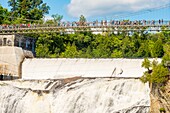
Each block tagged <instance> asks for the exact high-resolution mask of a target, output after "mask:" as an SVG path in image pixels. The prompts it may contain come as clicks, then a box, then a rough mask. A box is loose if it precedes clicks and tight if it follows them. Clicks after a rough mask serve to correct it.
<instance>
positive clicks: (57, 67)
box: [22, 58, 145, 79]
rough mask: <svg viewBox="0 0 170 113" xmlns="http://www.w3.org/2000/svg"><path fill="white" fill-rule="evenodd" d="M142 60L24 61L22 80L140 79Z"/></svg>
mask: <svg viewBox="0 0 170 113" xmlns="http://www.w3.org/2000/svg"><path fill="white" fill-rule="evenodd" d="M142 61H143V59H83V58H82V59H76V58H75V59H66V58H59V59H36V58H34V59H25V60H24V62H23V64H22V79H59V78H68V77H75V76H81V77H124V78H129V77H132V78H136V77H141V76H142V75H143V72H144V71H145V69H144V68H142V67H141V65H142Z"/></svg>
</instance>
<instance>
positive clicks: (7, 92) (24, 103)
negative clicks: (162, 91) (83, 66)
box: [0, 77, 150, 113]
mask: <svg viewBox="0 0 170 113" xmlns="http://www.w3.org/2000/svg"><path fill="white" fill-rule="evenodd" d="M0 90H1V92H0V113H148V112H149V107H150V97H149V92H150V90H149V86H148V84H143V83H141V82H140V80H139V79H119V78H90V79H88V78H81V77H80V78H79V77H78V78H76V77H75V78H71V79H60V80H39V81H38V80H35V81H34V80H32V81H27V80H16V81H12V82H11V81H3V82H0Z"/></svg>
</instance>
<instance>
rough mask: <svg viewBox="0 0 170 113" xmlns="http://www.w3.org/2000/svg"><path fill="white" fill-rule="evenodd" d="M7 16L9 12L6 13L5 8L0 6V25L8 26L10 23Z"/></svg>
mask: <svg viewBox="0 0 170 113" xmlns="http://www.w3.org/2000/svg"><path fill="white" fill-rule="evenodd" d="M9 16H10V12H8V10H7V9H6V8H3V7H2V6H1V5H0V24H9V23H10V20H9Z"/></svg>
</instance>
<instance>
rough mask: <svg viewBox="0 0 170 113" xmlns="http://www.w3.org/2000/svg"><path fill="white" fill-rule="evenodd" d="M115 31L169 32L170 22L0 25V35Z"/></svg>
mask: <svg viewBox="0 0 170 113" xmlns="http://www.w3.org/2000/svg"><path fill="white" fill-rule="evenodd" d="M115 31H120V32H123V31H127V32H129V31H132V32H135V31H170V20H166V21H160V20H159V21H145V20H143V21H113V20H112V21H107V20H105V21H101V22H98V21H94V22H83V23H80V22H61V23H58V24H50V25H47V24H32V25H31V24H19V25H0V34H29V33H32V34H36V33H51V32H56V33H75V32H115Z"/></svg>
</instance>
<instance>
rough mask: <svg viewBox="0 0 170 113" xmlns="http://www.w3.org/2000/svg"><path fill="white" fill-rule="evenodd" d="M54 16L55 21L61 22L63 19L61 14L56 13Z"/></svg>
mask: <svg viewBox="0 0 170 113" xmlns="http://www.w3.org/2000/svg"><path fill="white" fill-rule="evenodd" d="M52 17H53V19H54V22H55V23H59V22H60V21H61V20H62V19H63V15H59V14H54V15H52Z"/></svg>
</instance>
